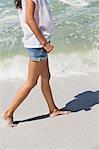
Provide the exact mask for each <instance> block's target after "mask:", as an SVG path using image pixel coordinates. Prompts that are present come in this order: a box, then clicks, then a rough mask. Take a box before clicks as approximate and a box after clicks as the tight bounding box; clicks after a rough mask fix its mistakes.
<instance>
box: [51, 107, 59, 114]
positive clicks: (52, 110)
mask: <svg viewBox="0 0 99 150" xmlns="http://www.w3.org/2000/svg"><path fill="white" fill-rule="evenodd" d="M57 110H59V109H58V108H57V107H55V108H53V109H51V110H50V111H49V113H50V114H52V113H53V112H55V111H57Z"/></svg>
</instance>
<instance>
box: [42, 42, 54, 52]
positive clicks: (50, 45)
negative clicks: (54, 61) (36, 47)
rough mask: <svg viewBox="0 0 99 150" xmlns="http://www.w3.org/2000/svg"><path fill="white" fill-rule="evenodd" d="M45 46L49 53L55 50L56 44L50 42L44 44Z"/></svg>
mask: <svg viewBox="0 0 99 150" xmlns="http://www.w3.org/2000/svg"><path fill="white" fill-rule="evenodd" d="M43 48H44V49H45V50H46V51H47V52H48V53H49V52H51V51H52V50H53V48H54V46H53V45H52V44H50V43H46V46H43Z"/></svg>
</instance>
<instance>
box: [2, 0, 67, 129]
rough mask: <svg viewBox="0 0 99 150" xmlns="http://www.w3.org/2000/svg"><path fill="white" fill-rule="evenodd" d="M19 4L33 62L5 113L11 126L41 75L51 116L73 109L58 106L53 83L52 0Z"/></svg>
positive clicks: (24, 0)
mask: <svg viewBox="0 0 99 150" xmlns="http://www.w3.org/2000/svg"><path fill="white" fill-rule="evenodd" d="M15 5H16V8H17V10H18V13H19V18H20V23H21V27H22V30H23V32H24V37H23V39H22V41H23V43H24V47H25V48H26V49H27V52H28V55H29V65H28V76H27V80H26V81H25V83H24V85H23V86H22V87H21V88H20V89H19V90H18V92H17V94H16V96H15V97H14V99H13V101H12V103H11V104H10V106H9V107H8V108H7V110H6V111H5V112H4V113H3V115H2V116H3V118H4V119H5V120H6V121H7V123H8V125H9V126H11V127H14V126H15V125H14V123H13V114H14V112H15V110H16V109H17V108H18V106H19V105H20V104H21V103H22V102H23V100H24V99H25V98H26V97H27V96H28V94H29V92H30V91H31V90H32V89H33V88H34V87H35V86H36V84H37V80H38V78H39V76H40V77H41V91H42V93H43V95H44V97H45V99H46V102H47V104H48V108H49V116H50V117H54V116H57V115H62V114H68V113H69V112H66V111H65V112H64V111H61V110H59V109H58V108H57V106H56V105H55V103H54V100H53V96H52V92H51V88H50V83H49V80H50V71H49V64H48V53H49V52H51V51H52V50H53V48H54V47H53V45H52V44H51V43H50V37H51V32H52V28H53V24H52V18H51V12H50V7H49V2H48V0H15Z"/></svg>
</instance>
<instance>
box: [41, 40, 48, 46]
mask: <svg viewBox="0 0 99 150" xmlns="http://www.w3.org/2000/svg"><path fill="white" fill-rule="evenodd" d="M48 43H50V41H49V42H47V41H45V42H43V43H42V46H43V47H46V45H47V44H48Z"/></svg>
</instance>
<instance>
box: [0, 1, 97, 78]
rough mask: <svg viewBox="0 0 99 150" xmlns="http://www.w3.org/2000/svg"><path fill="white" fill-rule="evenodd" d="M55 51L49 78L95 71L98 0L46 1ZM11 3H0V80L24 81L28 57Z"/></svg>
mask: <svg viewBox="0 0 99 150" xmlns="http://www.w3.org/2000/svg"><path fill="white" fill-rule="evenodd" d="M50 7H51V11H52V17H53V23H54V31H53V34H52V38H51V41H52V43H53V44H54V46H55V48H54V50H53V52H52V53H50V54H49V64H50V70H51V73H52V76H57V77H62V76H68V75H74V74H82V75H86V74H88V73H89V72H95V71H99V0H50ZM22 36H23V33H22V30H21V27H20V23H19V18H18V13H17V10H16V9H15V6H14V2H13V1H12V0H9V1H7V0H3V1H2V0H0V80H15V79H25V78H26V74H27V68H28V55H27V51H26V50H25V49H24V47H23V44H22V42H21V39H22Z"/></svg>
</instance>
